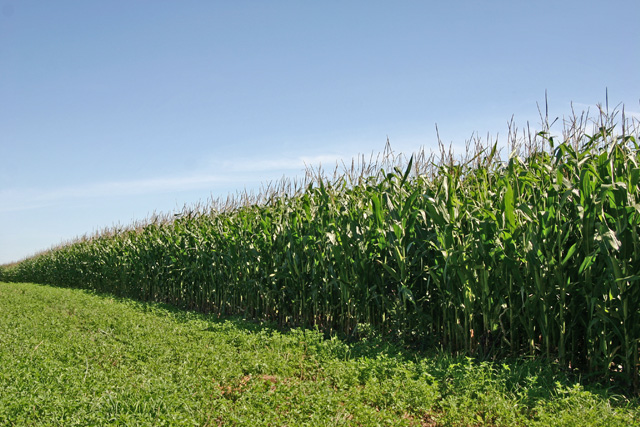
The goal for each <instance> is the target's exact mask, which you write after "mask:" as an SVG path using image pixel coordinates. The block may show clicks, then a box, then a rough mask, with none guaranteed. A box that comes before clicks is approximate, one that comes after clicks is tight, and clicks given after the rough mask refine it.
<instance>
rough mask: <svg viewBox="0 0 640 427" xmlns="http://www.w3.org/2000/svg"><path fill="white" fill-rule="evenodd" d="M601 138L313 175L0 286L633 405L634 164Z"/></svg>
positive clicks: (35, 265)
mask: <svg viewBox="0 0 640 427" xmlns="http://www.w3.org/2000/svg"><path fill="white" fill-rule="evenodd" d="M613 131H614V127H613V126H611V127H607V126H601V127H600V128H599V129H597V131H596V132H594V135H593V136H587V135H584V134H581V135H579V136H574V137H573V139H572V140H569V139H570V138H568V139H567V140H566V141H565V142H563V143H557V142H556V141H554V139H553V138H550V137H545V138H544V139H545V143H546V148H545V149H539V150H533V151H531V152H530V153H529V154H528V155H527V156H518V155H515V154H514V155H512V156H510V158H509V159H508V160H504V161H503V160H501V159H500V158H499V155H497V154H496V147H495V146H493V147H491V146H490V147H489V149H487V150H485V151H483V150H478V152H477V153H476V154H477V155H476V156H475V157H474V158H473V159H472V161H468V162H464V163H463V162H455V161H448V162H445V161H442V162H440V163H439V164H438V165H434V164H433V163H429V164H427V160H425V158H422V159H420V160H419V161H418V160H416V157H413V158H411V159H410V160H407V161H405V162H404V163H403V164H402V167H400V166H399V164H397V162H396V164H392V163H391V162H388V163H387V165H386V167H383V166H382V165H380V166H379V167H378V168H376V169H375V170H373V171H371V170H368V171H367V172H366V173H362V174H361V175H360V176H354V174H353V173H344V174H338V175H336V176H334V177H333V178H332V179H329V178H326V177H323V176H321V175H318V176H316V177H315V178H314V179H311V180H309V181H308V182H307V183H306V184H304V186H303V187H302V188H300V189H298V190H296V191H295V192H293V193H292V194H286V193H282V194H277V193H273V192H272V194H271V196H270V197H268V198H264V200H263V201H262V202H260V203H247V204H243V205H239V206H237V207H235V208H233V209H213V208H211V209H210V210H209V211H200V212H197V213H190V212H188V211H185V212H183V213H182V214H181V215H178V216H175V217H174V218H171V220H167V219H164V220H161V219H155V220H150V221H149V222H148V223H146V224H144V225H142V226H137V227H131V228H130V229H125V230H120V231H112V232H106V233H102V234H100V235H97V236H93V237H91V238H85V239H81V240H78V241H76V242H74V243H71V244H67V245H63V246H61V247H58V248H55V249H53V250H50V251H47V252H44V253H42V254H39V255H37V256H34V257H32V258H28V259H26V260H24V261H22V262H20V263H18V264H16V265H13V266H11V267H5V268H3V269H1V270H0V275H1V276H0V279H1V280H5V281H31V282H38V283H47V284H53V285H60V286H73V287H81V288H90V289H94V290H97V291H101V292H102V291H104V292H110V293H114V294H117V295H121V296H126V297H132V298H137V299H141V300H152V301H162V302H168V303H171V304H174V305H177V306H180V307H184V308H188V309H196V310H201V311H205V312H214V313H219V314H222V315H226V314H242V315H244V316H246V317H247V318H252V319H264V320H271V321H275V322H278V323H280V324H282V325H302V326H317V327H319V328H321V329H323V330H325V331H334V332H338V333H345V334H358V333H359V332H360V331H365V330H374V331H377V333H380V334H383V335H386V336H393V337H396V338H399V339H402V340H403V341H405V342H407V343H410V344H412V345H418V346H423V347H437V348H441V349H444V350H447V351H451V352H456V353H466V354H469V355H478V356H482V357H496V356H506V355H526V356H529V355H530V356H533V357H542V358H548V359H549V360H552V361H557V363H559V364H560V365H561V366H564V367H567V368H570V369H576V370H578V371H580V372H585V373H591V374H594V375H596V376H599V377H603V378H611V377H613V378H618V379H620V380H621V381H623V382H624V381H626V382H627V383H628V384H629V385H634V386H635V387H636V388H637V387H638V381H639V374H638V367H639V363H640V361H639V356H638V348H639V345H640V282H639V279H640V239H639V231H640V189H639V186H638V185H639V180H640V168H639V164H638V163H639V161H640V151H639V149H638V148H639V147H638V144H637V141H636V138H637V136H635V137H634V136H633V135H631V136H630V135H624V134H623V135H622V136H615V135H614V132H613ZM541 135H542V136H544V134H541ZM429 167H430V169H429ZM427 169H429V170H430V172H429V173H421V171H426V170H427ZM352 172H353V170H352ZM365 326H366V327H365Z"/></svg>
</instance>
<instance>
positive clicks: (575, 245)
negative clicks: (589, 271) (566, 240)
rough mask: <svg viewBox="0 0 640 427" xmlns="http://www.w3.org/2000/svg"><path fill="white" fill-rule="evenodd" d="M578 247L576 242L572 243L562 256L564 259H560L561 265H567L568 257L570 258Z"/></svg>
mask: <svg viewBox="0 0 640 427" xmlns="http://www.w3.org/2000/svg"><path fill="white" fill-rule="evenodd" d="M577 249H578V243H574V244H573V245H572V246H571V247H570V248H569V251H568V252H567V255H566V256H565V257H564V259H563V260H562V266H563V267H564V266H565V265H567V262H568V261H569V259H571V257H572V256H573V254H575V253H576V250H577Z"/></svg>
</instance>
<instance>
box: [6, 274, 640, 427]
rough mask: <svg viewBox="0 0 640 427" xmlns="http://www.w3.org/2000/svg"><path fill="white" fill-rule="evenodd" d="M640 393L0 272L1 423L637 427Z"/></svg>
mask: <svg viewBox="0 0 640 427" xmlns="http://www.w3.org/2000/svg"><path fill="white" fill-rule="evenodd" d="M639 419H640V410H639V409H638V401H637V400H632V399H629V398H625V397H623V396H616V395H612V394H611V393H609V392H607V390H604V389H602V388H599V389H591V388H588V387H585V386H582V385H580V384H579V383H577V382H576V381H575V379H572V378H570V377H568V376H567V375H566V374H563V373H561V372H559V371H558V370H557V369H554V367H553V366H552V365H548V364H546V365H545V364H543V363H542V362H541V361H540V360H534V361H527V360H523V359H519V360H515V361H512V362H509V363H499V364H496V363H490V362H477V361H474V360H473V359H470V358H455V357H451V356H444V355H437V354H432V355H430V356H427V355H424V354H417V353H411V352H407V351H404V350H403V349H401V348H397V347H393V346H392V345H390V344H389V343H388V342H387V343H383V341H380V340H378V339H376V337H375V336H369V337H367V338H366V339H364V340H361V341H359V342H357V343H345V342H343V341H340V340H338V339H336V338H332V339H326V338H325V337H324V336H323V335H322V334H320V333H319V332H317V331H309V330H302V329H293V330H290V331H288V332H282V331H277V330H275V329H274V328H272V327H269V326H268V325H264V324H258V323H250V322H246V321H244V320H241V319H237V318H236V319H220V318H218V317H217V316H213V315H204V314H195V313H191V312H185V311H180V310H176V309H173V308H171V307H169V306H166V305H161V304H157V303H141V302H135V301H132V300H127V299H116V298H114V297H112V296H107V295H98V294H95V293H91V292H88V291H82V290H77V289H76V290H72V289H61V288H54V287H49V286H41V285H34V284H24V283H12V284H6V283H0V425H7V426H23V425H35V426H38V425H47V426H74V425H82V426H87V425H130V426H144V425H149V426H152V425H153V426H163V425H166V426H173V425H181V426H182V425H185V426H221V425H238V426H243V425H251V426H284V425H289V426H293V425H295V426H304V425H309V426H340V425H345V426H347V425H354V426H356V425H360V426H369V425H385V426H387V425H388V426H396V425H397V426H440V425H442V426H467V425H486V426H513V425H516V426H517V425H520V426H525V425H534V426H535V425H540V426H543V425H544V426H548V425H567V426H570V425H580V426H585V425H593V426H596V425H603V426H605V425H606V426H640V421H639Z"/></svg>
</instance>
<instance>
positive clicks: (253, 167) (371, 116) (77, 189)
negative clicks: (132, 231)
mask: <svg viewBox="0 0 640 427" xmlns="http://www.w3.org/2000/svg"><path fill="white" fill-rule="evenodd" d="M639 16H640V2H638V1H637V0H627V1H616V0H612V1H606V2H605V1H585V0H582V1H573V0H565V1H535V2H534V1H516V0H510V1H489V0H486V1H455V0H453V1H449V2H427V1H403V0H398V1H375V0H366V1H357V0H353V1H331V0H325V1H310V0H308V1H303V0H300V1H278V0H274V1H244V0H234V1H204V0H202V1H191V0H180V1H178V0H175V1H162V0H158V1H151V0H126V1H125V0H108V1H107V0H102V1H97V0H76V1H70V0H56V1H45V0H39V1H32V0H0V161H1V162H2V165H1V167H0V264H1V263H5V262H10V261H15V260H18V259H21V258H23V257H25V256H28V255H30V254H32V253H34V252H37V251H40V250H44V249H47V248H49V247H50V246H52V245H56V244H58V243H60V242H61V241H64V240H68V239H72V238H74V237H76V236H78V235H83V234H85V233H91V232H93V231H95V230H98V229H102V228H104V227H109V226H112V225H114V224H118V223H120V224H125V225H126V224H129V223H131V222H132V221H134V220H141V219H144V218H146V217H147V216H148V215H149V214H151V213H153V212H154V211H158V212H171V211H174V210H176V209H180V208H181V207H182V206H183V205H185V204H187V205H190V204H193V203H197V202H198V201H204V200H207V199H208V198H210V197H214V198H215V197H225V196H226V195H227V194H228V193H234V192H236V191H238V190H243V189H245V188H247V189H256V188H258V187H259V184H260V183H261V182H267V181H270V180H277V179H279V178H280V177H282V176H288V177H293V176H296V175H300V174H301V173H302V170H303V168H304V164H305V163H307V164H312V165H318V164H319V163H320V162H322V163H323V164H324V165H332V164H334V163H335V161H336V160H340V159H346V160H348V159H350V158H351V157H352V156H354V155H357V154H359V153H364V154H370V153H372V152H379V151H381V150H382V149H383V148H384V144H385V141H386V139H387V137H389V139H390V141H391V144H392V147H393V148H394V150H395V151H400V152H406V153H410V152H412V151H414V150H416V149H418V148H420V147H425V148H426V149H427V150H429V149H436V148H437V138H436V132H435V124H436V123H437V124H438V128H439V130H440V136H441V138H442V140H443V141H444V142H446V143H449V142H453V143H455V144H464V141H465V140H466V139H468V138H469V137H470V136H471V134H472V133H473V132H478V133H479V134H480V135H485V134H486V133H487V132H489V133H491V134H492V135H494V136H495V135H496V134H498V135H504V134H505V132H506V123H507V121H508V120H509V119H510V118H511V117H512V116H514V119H515V121H516V123H517V124H519V125H520V126H523V125H526V122H527V121H530V122H531V124H532V126H534V127H536V125H537V124H538V123H539V116H538V110H537V104H538V103H541V104H544V97H545V91H547V92H548V98H549V108H550V115H551V116H552V117H555V116H560V117H562V116H563V115H569V114H570V113H571V103H572V102H573V103H574V106H575V107H576V109H578V110H581V109H583V108H588V107H591V109H592V111H593V109H594V106H595V105H596V104H597V103H603V102H604V101H605V91H606V90H608V95H609V103H610V105H617V104H619V103H623V104H624V105H625V109H626V110H627V112H628V113H629V114H634V113H635V114H638V113H637V112H640V104H639V103H640V79H639V78H638V70H639V69H640V32H639V31H638V22H637V18H638V17H639ZM638 117H640V115H638Z"/></svg>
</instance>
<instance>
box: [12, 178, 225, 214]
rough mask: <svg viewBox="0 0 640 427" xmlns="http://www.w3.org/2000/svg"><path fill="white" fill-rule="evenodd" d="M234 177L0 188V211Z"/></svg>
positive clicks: (173, 189)
mask: <svg viewBox="0 0 640 427" xmlns="http://www.w3.org/2000/svg"><path fill="white" fill-rule="evenodd" d="M236 179H237V177H228V176H224V175H192V176H178V177H161V178H151V179H138V180H130V181H111V182H96V183H88V184H81V185H73V186H65V187H59V188H53V189H41V188H26V189H7V190H2V191H0V200H2V207H0V212H9V211H19V210H25V209H34V208H41V207H46V206H51V205H54V204H56V203H57V202H60V201H68V200H83V199H84V200H86V199H93V198H106V197H122V196H136V195H143V194H153V193H162V192H178V191H187V190H196V189H202V188H210V187H211V186H214V185H218V184H224V183H229V182H230V181H232V180H236Z"/></svg>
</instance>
